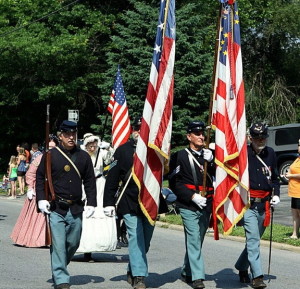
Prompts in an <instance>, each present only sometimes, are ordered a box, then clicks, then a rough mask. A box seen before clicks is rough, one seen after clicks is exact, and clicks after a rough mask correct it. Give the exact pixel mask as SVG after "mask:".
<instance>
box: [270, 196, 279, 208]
mask: <svg viewBox="0 0 300 289" xmlns="http://www.w3.org/2000/svg"><path fill="white" fill-rule="evenodd" d="M279 203H280V199H279V197H278V196H273V198H272V199H271V201H270V204H271V206H272V207H275V206H276V205H278V204H279Z"/></svg>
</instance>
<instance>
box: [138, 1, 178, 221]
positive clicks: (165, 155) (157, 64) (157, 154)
mask: <svg viewBox="0 0 300 289" xmlns="http://www.w3.org/2000/svg"><path fill="white" fill-rule="evenodd" d="M174 59H175V0H162V1H161V5H160V12H159V18H158V25H157V34H156V40H155V46H154V53H153V59H152V65H151V71H150V80H149V84H148V90H147V96H146V100H145V106H144V110H143V117H142V123H141V130H140V137H139V139H138V142H137V147H136V154H135V156H134V164H133V178H134V180H135V182H136V184H137V186H138V187H139V190H140V193H139V203H140V206H141V208H142V211H143V213H144V214H145V216H146V217H147V219H148V220H149V222H150V223H151V224H152V225H154V223H155V220H156V217H157V213H158V207H159V195H160V192H161V184H162V177H163V172H164V164H165V163H167V162H168V159H169V152H170V142H171V133H172V107H173V86H174V77H173V68H174Z"/></svg>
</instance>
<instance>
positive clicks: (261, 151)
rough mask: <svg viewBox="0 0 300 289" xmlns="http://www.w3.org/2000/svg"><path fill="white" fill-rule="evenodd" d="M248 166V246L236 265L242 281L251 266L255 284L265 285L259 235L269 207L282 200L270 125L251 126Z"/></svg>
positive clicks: (245, 227)
mask: <svg viewBox="0 0 300 289" xmlns="http://www.w3.org/2000/svg"><path fill="white" fill-rule="evenodd" d="M249 132H250V141H251V144H250V145H249V146H248V165H249V183H250V202H251V204H250V208H249V209H248V210H247V211H246V212H245V214H244V217H243V219H242V224H243V226H244V229H245V234H246V246H245V249H244V250H243V252H242V253H241V255H240V257H239V259H238V260H237V262H236V264H235V268H236V269H237V270H239V277H240V282H241V283H250V278H249V275H248V268H249V267H250V270H251V274H252V287H253V288H256V289H260V288H265V287H267V285H266V284H265V283H264V281H263V271H262V265H261V258H260V238H261V236H262V235H263V233H264V231H265V229H266V227H267V226H268V225H269V223H270V206H275V205H277V204H278V203H279V202H280V199H279V194H280V191H279V186H280V185H279V178H278V172H277V169H276V167H277V161H276V155H275V152H274V150H273V149H272V148H270V147H268V146H266V143H267V138H268V136H269V135H268V128H267V126H266V125H264V124H263V123H260V122H257V123H254V124H253V125H252V126H251V127H250V130H249Z"/></svg>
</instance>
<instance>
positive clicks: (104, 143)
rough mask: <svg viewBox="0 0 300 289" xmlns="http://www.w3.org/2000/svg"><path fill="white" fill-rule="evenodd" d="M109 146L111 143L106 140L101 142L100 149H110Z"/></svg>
mask: <svg viewBox="0 0 300 289" xmlns="http://www.w3.org/2000/svg"><path fill="white" fill-rule="evenodd" d="M109 146H110V144H109V143H108V142H106V141H102V142H101V143H100V146H99V147H100V149H108V148H109Z"/></svg>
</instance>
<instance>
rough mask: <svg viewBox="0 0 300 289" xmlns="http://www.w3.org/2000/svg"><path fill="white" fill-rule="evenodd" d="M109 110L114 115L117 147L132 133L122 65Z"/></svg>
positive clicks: (114, 132) (114, 136) (114, 145)
mask: <svg viewBox="0 0 300 289" xmlns="http://www.w3.org/2000/svg"><path fill="white" fill-rule="evenodd" d="M107 110H108V111H109V112H110V113H111V115H112V146H113V148H114V149H116V148H117V147H118V146H120V145H122V144H124V143H125V142H127V140H128V138H129V136H130V133H131V128H130V120H129V116H128V108H127V102H126V98H125V92H124V87H123V81H122V77H121V72H120V67H118V71H117V74H116V80H115V83H114V88H113V90H112V93H111V96H110V100H109V103H108V107H107Z"/></svg>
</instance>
